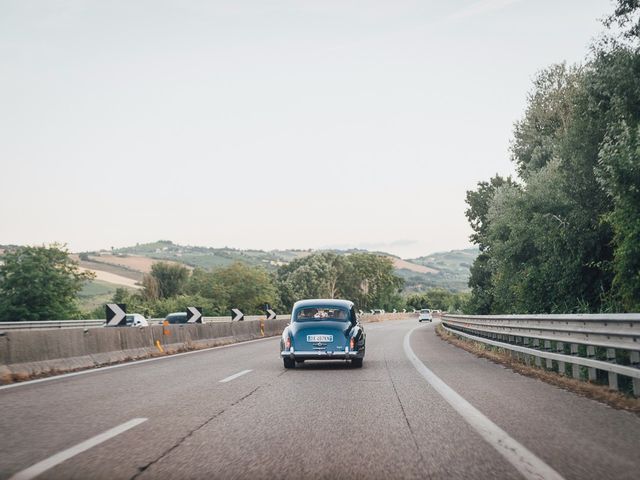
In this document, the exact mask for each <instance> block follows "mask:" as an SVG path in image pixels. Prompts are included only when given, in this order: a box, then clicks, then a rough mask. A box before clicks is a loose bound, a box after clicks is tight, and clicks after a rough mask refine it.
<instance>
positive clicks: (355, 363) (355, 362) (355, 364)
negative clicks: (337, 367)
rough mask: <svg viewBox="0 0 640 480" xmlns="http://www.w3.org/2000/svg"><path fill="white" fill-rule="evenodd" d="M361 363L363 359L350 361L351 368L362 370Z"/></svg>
mask: <svg viewBox="0 0 640 480" xmlns="http://www.w3.org/2000/svg"><path fill="white" fill-rule="evenodd" d="M363 361H364V358H354V359H353V360H351V366H352V367H353V368H362V362H363Z"/></svg>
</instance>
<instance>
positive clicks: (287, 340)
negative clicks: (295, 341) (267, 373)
mask: <svg viewBox="0 0 640 480" xmlns="http://www.w3.org/2000/svg"><path fill="white" fill-rule="evenodd" d="M284 348H285V350H289V349H290V348H291V337H290V336H289V335H287V336H286V337H285V338H284Z"/></svg>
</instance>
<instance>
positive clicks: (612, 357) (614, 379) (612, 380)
mask: <svg viewBox="0 0 640 480" xmlns="http://www.w3.org/2000/svg"><path fill="white" fill-rule="evenodd" d="M607 361H609V362H611V363H616V350H615V348H607ZM607 373H608V374H609V388H610V389H611V390H618V374H617V373H614V372H607Z"/></svg>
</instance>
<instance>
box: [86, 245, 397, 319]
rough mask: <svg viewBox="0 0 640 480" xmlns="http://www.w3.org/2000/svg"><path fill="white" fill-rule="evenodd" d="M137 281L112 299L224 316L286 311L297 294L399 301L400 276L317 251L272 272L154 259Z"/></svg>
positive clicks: (376, 259)
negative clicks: (134, 288)
mask: <svg viewBox="0 0 640 480" xmlns="http://www.w3.org/2000/svg"><path fill="white" fill-rule="evenodd" d="M142 284H143V287H144V288H143V289H142V291H141V292H139V293H132V292H130V291H128V290H125V289H120V290H118V291H117V292H116V296H115V298H114V300H115V301H118V302H120V303H126V304H127V306H128V309H129V310H130V311H136V312H140V313H143V314H145V315H147V316H151V317H162V316H165V315H166V314H167V313H170V312H172V311H180V310H184V309H185V308H186V307H187V306H189V305H197V306H201V307H203V310H204V314H205V315H227V314H228V313H229V310H230V309H231V308H239V309H240V310H242V311H243V312H244V313H245V314H258V313H261V308H262V306H263V305H264V304H265V303H268V304H269V305H271V306H272V307H273V308H274V309H276V310H279V311H288V310H290V309H291V307H292V306H293V303H294V302H295V301H296V300H299V299H301V298H348V299H350V300H353V301H354V302H356V304H357V305H358V307H359V308H362V309H368V308H373V307H376V308H385V309H392V308H399V307H400V306H401V305H402V304H403V300H402V298H401V296H400V291H401V289H402V280H401V279H400V278H399V277H397V276H396V275H395V274H394V270H393V264H392V262H391V260H390V259H388V258H386V257H381V256H379V255H375V254H370V253H355V254H351V255H338V254H335V253H317V254H313V255H309V256H306V257H304V258H300V259H298V260H295V261H293V262H291V263H290V264H288V265H285V266H282V267H280V268H279V269H278V271H277V272H276V274H270V273H269V272H267V271H266V270H264V269H263V268H260V267H252V266H249V265H246V264H243V263H234V264H232V265H230V266H228V267H225V268H219V269H215V270H213V271H207V270H203V269H195V270H193V271H192V272H190V271H189V270H188V269H187V268H186V267H184V266H182V265H179V264H171V263H165V262H159V263H156V264H154V265H153V267H152V269H151V272H150V273H149V274H148V275H145V277H144V279H143V282H142ZM94 313H95V314H98V313H99V312H98V311H96V312H94Z"/></svg>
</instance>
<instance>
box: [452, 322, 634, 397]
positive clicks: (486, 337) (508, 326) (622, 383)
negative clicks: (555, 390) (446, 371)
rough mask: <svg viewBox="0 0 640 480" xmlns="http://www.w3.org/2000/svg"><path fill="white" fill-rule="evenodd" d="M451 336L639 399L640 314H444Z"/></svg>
mask: <svg viewBox="0 0 640 480" xmlns="http://www.w3.org/2000/svg"><path fill="white" fill-rule="evenodd" d="M442 325H443V327H444V328H445V330H447V331H448V332H450V333H453V334H455V335H458V336H460V337H464V338H468V339H471V340H475V341H477V342H482V343H485V344H488V345H492V346H495V347H499V348H503V349H505V350H509V351H510V352H511V355H512V356H514V357H516V358H518V359H520V360H523V361H524V362H525V363H527V364H528V365H530V364H531V363H532V360H533V362H534V363H535V365H536V366H538V367H542V360H543V359H544V360H545V365H544V367H545V368H546V369H548V370H555V371H557V372H558V373H560V374H561V375H567V376H571V377H573V378H577V379H581V380H588V381H599V380H602V377H603V376H606V377H607V378H606V381H607V383H608V385H609V388H610V389H612V390H623V391H632V392H633V395H634V396H636V397H640V314H636V313H632V314H580V315H443V316H442Z"/></svg>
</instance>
